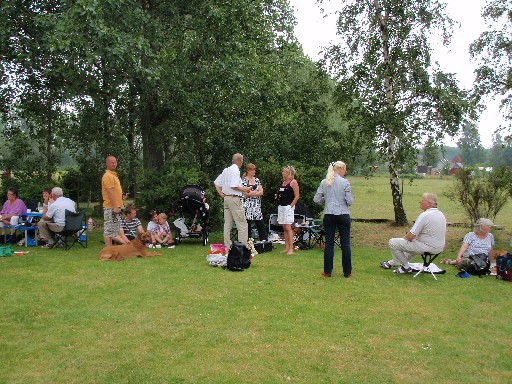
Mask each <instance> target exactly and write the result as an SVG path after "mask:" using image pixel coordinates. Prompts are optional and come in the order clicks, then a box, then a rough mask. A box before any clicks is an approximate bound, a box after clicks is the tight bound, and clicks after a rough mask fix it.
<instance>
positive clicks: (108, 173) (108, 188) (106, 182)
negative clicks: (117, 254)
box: [101, 156, 123, 247]
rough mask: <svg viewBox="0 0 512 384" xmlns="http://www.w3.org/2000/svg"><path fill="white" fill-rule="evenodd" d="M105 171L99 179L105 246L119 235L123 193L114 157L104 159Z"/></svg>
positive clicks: (109, 244)
mask: <svg viewBox="0 0 512 384" xmlns="http://www.w3.org/2000/svg"><path fill="white" fill-rule="evenodd" d="M105 165H106V168H107V169H106V170H105V173H104V174H103V177H102V178H101V195H102V197H103V220H104V222H103V241H104V242H105V246H106V247H109V246H111V245H112V238H113V237H116V236H117V235H118V234H119V229H120V228H121V207H122V205H123V191H122V189H121V183H120V181H119V177H118V176H117V172H116V169H117V160H116V158H115V157H114V156H107V158H106V159H105Z"/></svg>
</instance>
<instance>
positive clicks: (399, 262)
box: [380, 192, 446, 273]
mask: <svg viewBox="0 0 512 384" xmlns="http://www.w3.org/2000/svg"><path fill="white" fill-rule="evenodd" d="M420 208H421V210H422V211H423V213H421V214H420V215H419V216H418V218H417V219H416V221H415V222H414V225H413V226H412V228H411V229H410V231H409V232H407V234H406V235H405V236H404V237H403V238H393V239H390V240H389V248H390V249H391V254H392V256H393V258H392V259H391V260H388V261H383V262H381V264H380V265H381V267H382V268H384V269H390V268H392V267H399V268H397V269H396V270H395V271H394V272H396V273H412V268H411V266H410V265H409V261H410V260H411V259H412V258H413V257H414V256H416V255H419V254H423V253H425V252H429V253H432V254H437V253H440V252H442V251H443V249H444V243H445V237H446V218H445V217H444V215H443V213H442V212H441V211H440V210H439V209H437V196H436V195H435V194H433V193H429V192H425V193H424V194H423V196H422V198H421V200H420Z"/></svg>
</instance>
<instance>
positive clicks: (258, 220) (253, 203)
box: [242, 163, 268, 241]
mask: <svg viewBox="0 0 512 384" xmlns="http://www.w3.org/2000/svg"><path fill="white" fill-rule="evenodd" d="M242 186H244V187H251V191H250V192H246V193H245V194H244V198H243V206H244V211H245V218H246V219H247V227H248V232H249V237H251V226H252V223H253V222H254V224H256V229H257V230H258V237H259V239H260V241H264V240H267V239H268V236H267V231H266V230H265V225H264V224H263V214H262V213H261V196H263V186H262V185H261V181H260V179H258V178H257V177H256V165H254V164H253V163H249V164H247V165H246V166H245V172H244V174H243V176H242Z"/></svg>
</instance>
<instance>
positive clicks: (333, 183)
mask: <svg viewBox="0 0 512 384" xmlns="http://www.w3.org/2000/svg"><path fill="white" fill-rule="evenodd" d="M346 171H347V166H346V165H345V163H344V162H343V161H336V162H335V163H331V164H329V167H328V169H327V175H326V176H325V179H323V180H322V181H321V182H320V185H319V187H318V189H317V191H316V194H315V196H314V198H313V200H314V201H315V203H318V204H321V205H324V220H323V224H324V232H325V248H324V272H323V273H322V276H324V277H331V274H332V269H333V264H334V237H335V232H336V230H338V233H339V236H340V245H341V261H342V266H343V275H344V276H345V277H350V276H352V251H351V249H350V223H351V219H350V208H349V207H350V206H351V205H352V201H353V199H352V190H351V189H350V183H349V182H348V180H347V179H345V178H344V176H345V173H346Z"/></svg>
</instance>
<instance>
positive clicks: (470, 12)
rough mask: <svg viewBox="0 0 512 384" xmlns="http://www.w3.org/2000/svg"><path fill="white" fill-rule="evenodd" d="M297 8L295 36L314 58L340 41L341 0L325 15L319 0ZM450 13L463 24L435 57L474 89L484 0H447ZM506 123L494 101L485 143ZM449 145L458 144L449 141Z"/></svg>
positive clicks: (297, 1)
mask: <svg viewBox="0 0 512 384" xmlns="http://www.w3.org/2000/svg"><path fill="white" fill-rule="evenodd" d="M289 2H290V4H291V5H292V7H294V8H295V17H296V18H297V26H296V27H295V35H296V36H297V38H298V39H299V41H300V43H301V45H302V47H303V49H304V52H305V53H306V54H307V55H308V56H309V57H311V58H312V59H313V60H316V59H318V58H319V54H318V53H319V52H320V50H321V47H325V46H328V45H329V43H332V42H336V41H337V39H338V37H337V36H336V16H335V15H334V13H333V12H334V11H336V8H339V7H340V5H339V4H340V2H339V0H338V1H330V2H328V1H324V5H323V6H324V8H325V10H326V11H327V12H329V13H330V14H329V15H328V16H327V17H323V16H322V14H321V13H320V10H319V7H318V5H317V4H316V1H315V0H289ZM445 2H446V3H447V12H448V14H449V16H450V17H451V18H452V19H454V20H456V21H457V22H459V23H460V26H458V27H456V28H455V29H454V32H453V39H452V44H451V45H450V46H449V48H445V47H443V46H442V45H440V44H439V45H437V47H436V48H435V51H434V53H433V59H434V60H436V61H438V62H439V64H440V66H441V68H442V69H443V70H444V71H445V72H450V73H455V74H456V76H457V79H458V80H459V82H460V86H461V87H464V88H470V87H471V85H472V83H473V78H474V75H473V70H474V69H475V67H476V65H475V64H474V63H471V62H470V58H469V53H468V50H469V44H471V43H472V42H473V41H474V40H475V39H476V38H477V37H478V36H479V35H480V33H481V32H482V31H484V29H485V24H484V21H483V19H482V18H481V17H480V12H481V8H482V6H483V4H484V2H483V1H481V0H445ZM501 123H502V119H501V116H500V114H499V111H498V102H494V101H493V100H490V101H489V102H488V107H487V110H486V111H485V112H484V113H483V114H482V116H481V117H480V123H479V132H480V138H481V141H482V144H483V145H484V147H486V148H489V147H490V146H491V142H492V133H493V132H494V129H495V128H497V127H498V125H500V124H501ZM446 144H447V145H455V144H454V142H453V141H449V140H446Z"/></svg>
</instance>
